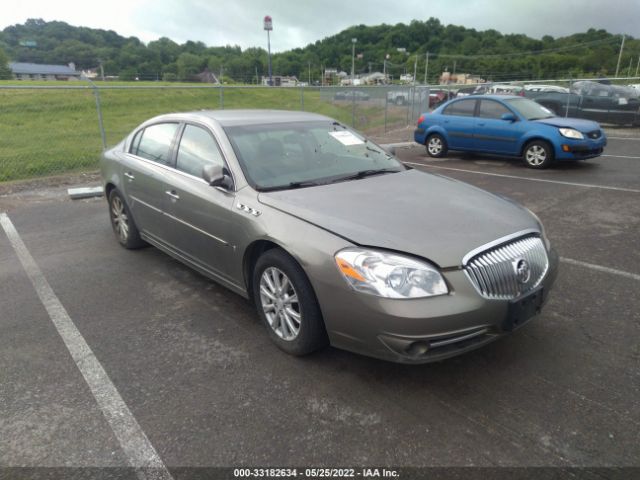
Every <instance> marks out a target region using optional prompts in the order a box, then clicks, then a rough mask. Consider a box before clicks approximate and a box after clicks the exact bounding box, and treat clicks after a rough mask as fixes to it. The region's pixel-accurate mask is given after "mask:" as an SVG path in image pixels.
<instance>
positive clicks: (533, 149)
mask: <svg viewBox="0 0 640 480" xmlns="http://www.w3.org/2000/svg"><path fill="white" fill-rule="evenodd" d="M522 160H524V163H525V164H526V165H527V167H529V168H547V167H548V166H549V165H551V164H552V163H553V149H552V148H551V145H549V144H548V143H547V142H545V141H543V140H535V141H533V142H530V143H528V144H527V145H526V146H525V147H524V152H523V153H522Z"/></svg>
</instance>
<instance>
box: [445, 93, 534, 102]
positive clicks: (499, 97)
mask: <svg viewBox="0 0 640 480" xmlns="http://www.w3.org/2000/svg"><path fill="white" fill-rule="evenodd" d="M484 98H487V99H490V100H502V101H504V100H508V99H510V98H526V97H521V96H520V95H473V96H470V97H462V98H454V99H453V100H451V102H455V101H461V100H482V99H484Z"/></svg>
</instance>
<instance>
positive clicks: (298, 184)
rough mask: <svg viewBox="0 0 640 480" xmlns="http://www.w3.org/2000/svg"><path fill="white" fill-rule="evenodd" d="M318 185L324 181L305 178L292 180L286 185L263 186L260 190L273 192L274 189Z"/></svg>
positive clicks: (291, 188)
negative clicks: (299, 180) (296, 180)
mask: <svg viewBox="0 0 640 480" xmlns="http://www.w3.org/2000/svg"><path fill="white" fill-rule="evenodd" d="M318 185H323V184H322V183H318V182H314V181H313V180H305V181H301V182H290V183H287V184H286V185H275V186H273V187H262V188H260V189H259V190H260V191H261V192H272V191H274V190H293V189H296V188H305V187H316V186H318Z"/></svg>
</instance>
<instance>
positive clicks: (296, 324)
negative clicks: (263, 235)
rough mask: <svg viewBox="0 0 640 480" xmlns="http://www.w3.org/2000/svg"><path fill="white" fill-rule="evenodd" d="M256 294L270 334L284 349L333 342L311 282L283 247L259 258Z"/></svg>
mask: <svg viewBox="0 0 640 480" xmlns="http://www.w3.org/2000/svg"><path fill="white" fill-rule="evenodd" d="M253 298H254V301H255V304H256V308H257V310H258V315H259V316H260V318H261V319H262V321H263V322H264V324H265V326H266V327H267V331H268V332H269V336H270V337H271V339H272V340H273V342H274V343H275V344H276V345H277V346H278V347H279V348H280V349H281V350H284V351H285V352H287V353H289V354H292V355H306V354H308V353H311V352H313V351H314V350H318V349H319V348H322V347H324V346H326V345H327V344H328V343H329V341H328V338H327V333H326V331H325V327H324V321H323V319H322V314H321V312H320V307H319V306H318V301H317V300H316V296H315V293H314V292H313V288H312V287H311V283H310V282H309V279H308V278H307V276H306V274H305V273H304V271H303V270H302V268H301V267H300V265H299V264H298V262H296V261H295V259H293V258H292V257H291V256H290V255H288V254H287V253H286V252H284V251H283V250H280V249H278V248H274V249H272V250H268V251H267V252H265V253H264V254H263V255H262V256H261V257H260V258H259V259H258V261H257V262H256V266H255V268H254V272H253Z"/></svg>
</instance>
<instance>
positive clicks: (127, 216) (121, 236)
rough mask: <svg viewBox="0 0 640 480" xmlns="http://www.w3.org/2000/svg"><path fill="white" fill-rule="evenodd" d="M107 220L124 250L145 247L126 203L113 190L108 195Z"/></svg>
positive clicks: (118, 193) (116, 191)
mask: <svg viewBox="0 0 640 480" xmlns="http://www.w3.org/2000/svg"><path fill="white" fill-rule="evenodd" d="M109 218H110V219H111V228H113V233H114V234H115V236H116V238H117V239H118V242H119V243H120V245H122V246H123V247H124V248H128V249H135V248H141V247H144V246H145V245H146V242H145V241H144V240H142V239H141V238H140V232H139V231H138V227H137V226H136V224H135V222H134V221H133V217H132V216H131V212H130V211H129V206H128V205H127V202H125V201H124V198H123V197H122V195H121V194H120V192H118V190H116V189H115V188H114V189H113V190H112V191H111V193H110V194H109Z"/></svg>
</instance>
